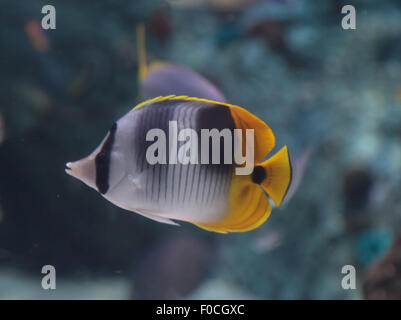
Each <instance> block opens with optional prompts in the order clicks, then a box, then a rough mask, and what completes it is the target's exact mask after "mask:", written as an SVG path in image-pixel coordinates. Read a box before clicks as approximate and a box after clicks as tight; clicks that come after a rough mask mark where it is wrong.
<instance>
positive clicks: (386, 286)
mask: <svg viewBox="0 0 401 320" xmlns="http://www.w3.org/2000/svg"><path fill="white" fill-rule="evenodd" d="M363 297H364V298H365V299H368V300H377V299H380V300H390V299H391V300H401V236H398V237H397V238H396V239H395V240H394V243H393V245H392V247H391V249H390V251H389V253H388V254H387V255H386V256H385V257H384V258H382V259H381V260H380V261H378V262H377V263H376V264H374V265H373V266H372V267H370V268H369V270H368V271H367V272H366V274H365V276H364V279H363Z"/></svg>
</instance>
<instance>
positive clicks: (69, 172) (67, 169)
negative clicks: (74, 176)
mask: <svg viewBox="0 0 401 320" xmlns="http://www.w3.org/2000/svg"><path fill="white" fill-rule="evenodd" d="M64 169H65V172H66V173H68V174H69V175H71V173H72V168H71V162H67V163H66V164H65V167H64Z"/></svg>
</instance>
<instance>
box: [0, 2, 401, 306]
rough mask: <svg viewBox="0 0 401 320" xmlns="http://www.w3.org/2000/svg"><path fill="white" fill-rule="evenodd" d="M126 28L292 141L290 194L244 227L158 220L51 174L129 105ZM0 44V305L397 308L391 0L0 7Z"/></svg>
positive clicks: (399, 267)
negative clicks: (349, 284) (50, 269)
mask: <svg viewBox="0 0 401 320" xmlns="http://www.w3.org/2000/svg"><path fill="white" fill-rule="evenodd" d="M46 4H51V5H53V6H54V7H55V8H56V23H57V24H56V26H57V27H56V29H55V30H42V28H41V19H42V17H43V14H42V13H41V9H42V7H43V6H44V5H46ZM346 4H351V5H354V6H355V8H356V29H355V30H344V29H343V28H342V27H341V20H342V18H343V17H344V15H343V14H341V8H342V7H343V6H344V5H346ZM139 24H144V26H145V28H146V44H147V53H148V60H149V61H155V60H163V61H168V62H172V63H177V64H179V65H183V66H186V67H188V68H191V69H192V70H194V71H196V72H198V73H200V74H201V75H203V76H205V77H206V78H207V79H209V80H210V81H211V82H212V83H214V84H215V85H216V86H217V87H218V88H219V89H220V90H221V91H222V92H223V93H224V95H225V96H226V98H227V101H228V102H229V103H232V104H236V105H239V106H242V107H244V108H246V109H247V110H249V111H251V112H252V113H253V114H255V115H256V116H258V117H260V118H261V119H263V120H264V121H265V122H266V123H267V124H268V125H269V126H270V127H271V128H272V129H273V131H274V132H275V135H276V138H277V147H276V149H275V150H274V151H273V152H276V151H277V150H278V148H279V147H280V146H282V145H284V144H287V145H288V147H289V151H290V154H291V156H292V160H293V165H294V166H295V167H296V168H297V172H299V186H298V188H297V190H296V192H295V193H294V195H293V196H292V198H291V199H290V201H289V202H288V203H287V204H286V205H285V206H284V207H283V208H276V209H273V212H272V214H271V216H270V218H269V219H268V220H267V221H266V223H264V224H263V225H262V226H261V227H259V228H258V229H256V230H253V231H250V232H247V233H238V234H227V235H221V234H215V233H210V232H206V231H204V230H201V229H198V228H197V227H195V226H192V225H190V224H188V223H182V225H181V227H175V226H170V225H164V224H160V223H156V222H154V221H151V220H149V219H146V218H144V217H142V216H140V215H136V214H133V213H130V212H128V211H125V210H122V209H120V208H118V207H116V206H114V205H112V204H111V203H109V202H108V201H106V200H104V199H103V198H102V197H101V195H100V194H98V193H97V192H95V191H94V190H92V189H90V188H88V187H87V186H85V185H84V184H83V183H80V182H78V181H77V180H75V179H72V178H71V177H69V176H68V175H67V174H65V172H64V165H65V163H66V162H67V161H70V160H73V159H79V158H81V157H83V156H84V155H86V154H88V153H89V152H90V151H92V149H93V147H94V146H95V145H97V144H98V143H99V142H100V140H101V139H102V138H103V136H104V134H105V132H106V131H107V130H108V128H109V127H110V125H111V124H112V123H113V122H114V121H115V120H117V119H118V118H120V117H121V116H123V115H124V114H125V113H126V112H128V111H129V110H130V109H131V108H132V107H133V106H135V105H136V104H137V103H138V102H140V101H141V92H140V86H139V83H138V77H137V73H138V55H137V44H136V27H137V26H138V25H139ZM0 40H1V41H0V43H1V45H0V48H1V49H0V75H1V77H0V299H152V298H153V299H154V298H157V299H176V298H183V299H370V298H380V299H401V238H400V235H401V229H400V228H401V197H400V187H401V178H400V173H401V4H400V2H399V1H397V0H393V1H391V0H388V1H374V0H364V1H362V0H361V1H351V0H327V1H312V0H230V1H229V0H205V1H201V0H170V1H162V0H160V1H153V0H152V1H149V0H142V1H133V0H131V1H112V0H98V1H92V2H89V1H85V2H84V1H60V0H55V1H40V0H29V1H28V0H25V1H11V0H2V1H1V2H0ZM44 265H53V266H54V267H55V268H56V272H57V288H56V290H44V289H42V286H41V281H42V277H43V276H44V275H43V274H42V273H41V270H42V267H43V266H44ZM345 265H353V266H354V267H355V269H356V276H357V281H356V289H355V290H352V289H351V290H344V289H343V288H342V286H341V282H342V279H343V277H344V274H342V273H341V271H342V268H343V266H345Z"/></svg>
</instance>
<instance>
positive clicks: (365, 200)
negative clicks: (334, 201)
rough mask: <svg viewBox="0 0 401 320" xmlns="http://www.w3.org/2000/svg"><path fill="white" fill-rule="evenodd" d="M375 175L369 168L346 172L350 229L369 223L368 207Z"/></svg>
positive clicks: (346, 212)
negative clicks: (372, 174)
mask: <svg viewBox="0 0 401 320" xmlns="http://www.w3.org/2000/svg"><path fill="white" fill-rule="evenodd" d="M372 186H373V177H372V176H371V174H370V172H369V171H368V169H367V168H356V169H352V170H350V171H348V172H346V173H345V176H344V181H343V195H344V210H345V221H346V224H347V227H348V228H349V229H350V230H357V229H359V228H364V227H365V226H368V225H369V219H368V217H367V212H366V211H367V208H368V205H369V201H370V194H371V190H372Z"/></svg>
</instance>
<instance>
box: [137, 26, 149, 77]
mask: <svg viewBox="0 0 401 320" xmlns="http://www.w3.org/2000/svg"><path fill="white" fill-rule="evenodd" d="M136 46H137V53H138V61H139V66H138V78H139V80H142V79H144V78H145V77H146V75H147V74H148V64H147V61H146V42H145V26H144V25H143V24H139V25H138V26H137V27H136Z"/></svg>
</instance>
